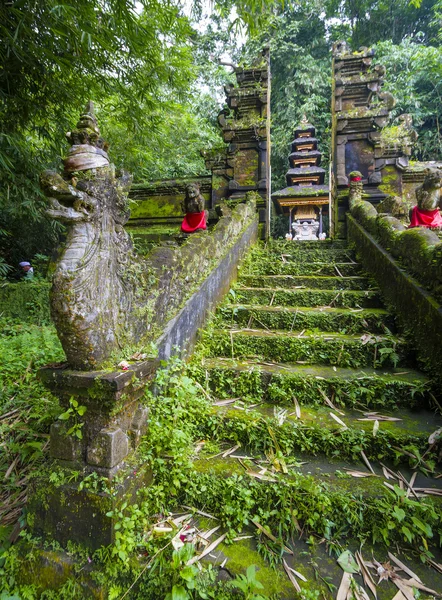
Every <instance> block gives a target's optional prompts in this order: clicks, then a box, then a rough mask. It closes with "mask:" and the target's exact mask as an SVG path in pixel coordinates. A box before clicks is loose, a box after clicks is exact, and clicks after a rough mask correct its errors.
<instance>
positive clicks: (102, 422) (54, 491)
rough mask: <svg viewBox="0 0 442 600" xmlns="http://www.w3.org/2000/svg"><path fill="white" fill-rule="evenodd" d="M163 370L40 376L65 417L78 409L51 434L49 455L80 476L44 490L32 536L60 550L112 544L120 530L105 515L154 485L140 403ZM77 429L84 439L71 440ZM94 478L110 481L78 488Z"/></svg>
mask: <svg viewBox="0 0 442 600" xmlns="http://www.w3.org/2000/svg"><path fill="white" fill-rule="evenodd" d="M158 364H159V363H158V361H155V360H152V361H144V362H139V363H136V364H134V365H133V366H131V367H129V370H127V371H123V372H113V373H108V372H103V371H96V372H81V371H72V370H70V369H64V368H63V366H60V367H59V368H52V367H46V368H43V369H41V370H40V372H39V375H40V378H41V379H42V380H43V381H44V383H45V384H46V386H47V387H48V388H49V389H50V390H51V391H52V392H53V393H54V394H56V395H57V396H58V397H59V399H60V402H61V404H62V406H63V407H64V409H65V411H69V408H71V409H72V410H73V412H72V416H71V417H70V418H69V419H66V420H59V421H57V422H56V423H54V424H53V425H52V427H51V436H50V452H51V456H52V457H53V458H54V459H56V461H57V463H58V464H59V465H60V466H61V467H64V468H66V469H68V470H71V471H72V472H74V471H77V472H79V475H78V476H75V475H74V473H72V477H68V478H67V479H68V480H71V481H70V482H69V483H63V484H62V485H59V486H56V485H54V484H46V483H45V484H44V485H43V484H40V488H39V489H37V490H36V492H35V494H34V496H33V498H32V500H31V503H30V513H31V515H32V517H31V519H30V520H31V525H32V528H33V531H34V533H35V534H37V535H42V536H44V537H45V538H47V537H48V536H49V537H51V538H53V539H55V540H56V541H58V542H59V543H60V544H61V545H62V546H63V545H65V544H66V543H67V542H68V540H71V541H73V542H76V543H79V544H81V545H83V546H85V547H87V548H90V549H91V550H95V549H97V548H99V547H100V546H103V545H108V544H110V543H112V542H113V539H114V524H115V523H114V519H113V518H112V517H108V516H106V514H107V513H109V512H111V511H114V510H115V509H116V508H118V506H119V504H121V503H122V502H123V501H128V502H130V501H131V500H133V499H134V497H135V495H136V492H137V491H138V489H139V488H140V487H143V486H145V485H148V484H149V482H150V480H151V472H150V470H149V469H146V467H141V468H140V466H139V464H138V461H137V454H136V448H137V446H138V443H139V441H140V438H141V436H142V435H143V434H144V433H145V432H146V430H147V427H148V417H149V410H148V408H147V407H146V406H145V405H144V404H143V403H142V402H141V398H142V396H143V394H144V391H145V389H146V387H147V386H148V385H149V383H150V381H151V379H152V377H153V375H154V373H155V371H156V369H157V367H158ZM73 400H75V401H76V403H77V408H78V407H86V410H85V411H84V414H82V415H80V414H79V413H78V412H76V411H75V408H73V406H74V404H73ZM80 412H83V410H81V411H80ZM75 424H77V425H79V426H80V427H79V429H80V431H81V439H80V438H79V437H77V436H76V435H75V433H71V434H68V431H69V429H70V428H72V426H73V425H75ZM94 473H96V474H97V475H98V476H99V477H103V478H105V479H104V480H103V481H101V482H100V481H99V477H97V478H94V477H90V478H89V482H87V483H86V484H84V482H83V483H81V481H82V480H83V479H84V477H87V476H88V475H91V474H94ZM86 481H87V480H86ZM103 484H105V485H103ZM110 488H112V491H110ZM103 490H105V491H103Z"/></svg>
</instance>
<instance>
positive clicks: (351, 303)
mask: <svg viewBox="0 0 442 600" xmlns="http://www.w3.org/2000/svg"><path fill="white" fill-rule="evenodd" d="M234 301H235V303H240V302H242V303H244V304H265V305H268V306H311V307H314V306H334V307H338V306H340V307H343V308H382V307H383V306H384V304H383V302H382V298H381V296H380V294H379V292H378V291H374V290H366V291H361V290H323V289H308V288H301V289H290V288H277V287H274V288H272V287H268V288H267V287H266V288H264V287H263V288H260V287H237V288H235V298H234Z"/></svg>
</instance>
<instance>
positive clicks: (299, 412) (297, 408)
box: [293, 397, 301, 419]
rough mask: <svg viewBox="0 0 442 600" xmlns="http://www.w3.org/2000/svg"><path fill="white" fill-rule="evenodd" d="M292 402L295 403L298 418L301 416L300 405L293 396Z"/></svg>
mask: <svg viewBox="0 0 442 600" xmlns="http://www.w3.org/2000/svg"><path fill="white" fill-rule="evenodd" d="M293 404H294V405H295V413H296V418H297V419H300V418H301V407H300V406H299V402H298V401H297V400H296V398H295V397H293Z"/></svg>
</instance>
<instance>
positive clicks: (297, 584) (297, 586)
mask: <svg viewBox="0 0 442 600" xmlns="http://www.w3.org/2000/svg"><path fill="white" fill-rule="evenodd" d="M282 563H283V565H284V569H285V572H286V573H287V577H288V578H289V579H290V582H291V584H292V585H293V587H294V588H295V590H296V591H297V592H301V591H302V590H301V587H300V585H299V583H298V582H297V580H296V577H295V576H294V575H293V573H292V572H291V571H290V567H289V566H288V564H287V563H286V561H285V559H282Z"/></svg>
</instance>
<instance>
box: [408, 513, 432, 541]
mask: <svg viewBox="0 0 442 600" xmlns="http://www.w3.org/2000/svg"><path fill="white" fill-rule="evenodd" d="M411 520H412V521H413V523H414V524H415V525H416V527H418V529H420V530H421V531H423V532H424V533H425V534H426V535H427V537H433V531H432V529H431V527H430V525H428V523H422V521H420V520H419V519H418V518H417V517H411Z"/></svg>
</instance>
